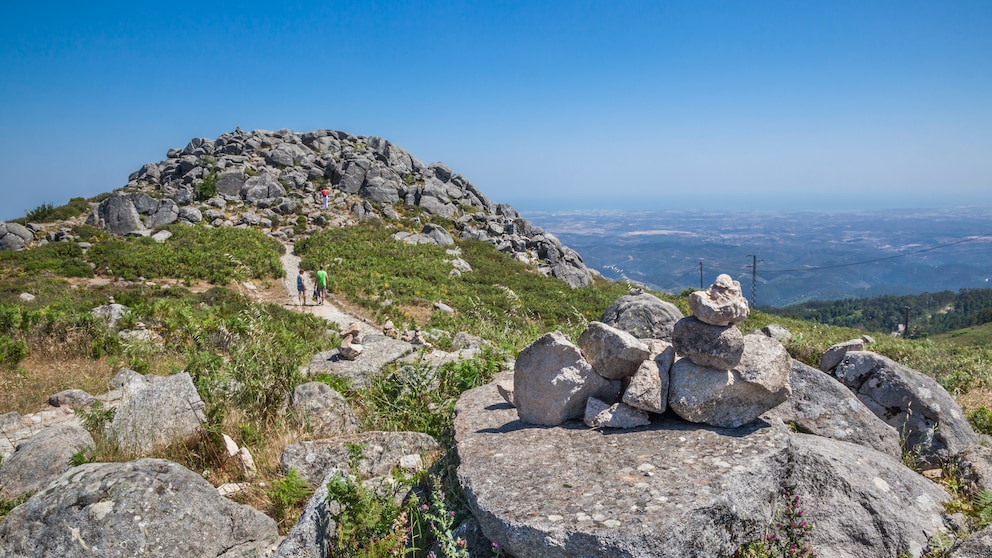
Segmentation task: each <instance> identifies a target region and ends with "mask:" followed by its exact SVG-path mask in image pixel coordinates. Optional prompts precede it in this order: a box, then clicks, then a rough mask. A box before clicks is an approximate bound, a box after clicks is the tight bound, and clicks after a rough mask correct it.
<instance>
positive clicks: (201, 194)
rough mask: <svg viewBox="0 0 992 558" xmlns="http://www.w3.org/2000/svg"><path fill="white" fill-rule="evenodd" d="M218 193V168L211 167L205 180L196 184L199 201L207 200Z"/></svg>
mask: <svg viewBox="0 0 992 558" xmlns="http://www.w3.org/2000/svg"><path fill="white" fill-rule="evenodd" d="M216 195H217V169H216V168H211V169H210V172H208V173H207V175H206V176H205V177H203V180H202V181H200V183H199V184H197V185H196V199H197V201H206V200H209V199H210V198H212V197H214V196H216Z"/></svg>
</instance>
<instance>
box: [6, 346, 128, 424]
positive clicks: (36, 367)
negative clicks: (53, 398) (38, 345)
mask: <svg viewBox="0 0 992 558" xmlns="http://www.w3.org/2000/svg"><path fill="white" fill-rule="evenodd" d="M116 373H117V369H115V368H113V367H112V366H110V364H109V362H108V360H107V359H106V358H102V359H99V360H93V359H87V358H68V357H61V358H53V357H50V356H48V355H39V356H34V355H32V356H28V358H26V359H25V360H24V361H23V362H21V365H20V366H19V367H18V368H17V369H16V370H7V369H0V393H2V394H4V396H3V397H2V398H0V413H9V412H11V411H16V412H18V413H21V414H27V413H33V412H36V411H39V410H41V409H43V408H44V407H45V406H47V405H48V396H50V395H54V394H56V393H58V392H60V391H64V390H67V389H81V390H83V391H86V392H88V393H91V394H101V393H106V392H107V390H108V389H109V388H108V387H107V384H108V382H110V379H111V378H113V377H114V374H116Z"/></svg>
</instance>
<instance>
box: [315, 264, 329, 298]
mask: <svg viewBox="0 0 992 558" xmlns="http://www.w3.org/2000/svg"><path fill="white" fill-rule="evenodd" d="M326 296H327V272H326V271H324V266H320V270H318V271H317V300H318V302H317V304H323V303H324V298H325V297H326Z"/></svg>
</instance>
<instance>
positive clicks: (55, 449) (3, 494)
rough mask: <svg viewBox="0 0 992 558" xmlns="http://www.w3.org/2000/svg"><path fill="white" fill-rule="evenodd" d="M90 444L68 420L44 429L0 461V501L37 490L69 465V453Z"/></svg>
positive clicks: (73, 452) (78, 450) (89, 439)
mask: <svg viewBox="0 0 992 558" xmlns="http://www.w3.org/2000/svg"><path fill="white" fill-rule="evenodd" d="M92 447H93V437H92V436H90V433H89V432H87V431H86V430H84V429H83V427H82V426H80V425H78V424H76V423H74V422H70V423H66V424H62V425H59V426H53V427H51V428H45V429H43V430H42V431H41V432H39V433H38V434H37V435H35V436H32V437H31V438H30V439H29V440H27V441H26V442H24V443H22V444H20V445H19V446H18V447H17V451H15V452H14V453H13V455H11V456H10V457H9V458H7V459H4V460H3V463H2V464H0V500H14V499H16V498H18V497H19V496H22V495H24V494H29V493H33V492H36V491H38V490H39V489H41V488H43V487H45V486H46V485H47V484H48V483H50V482H51V481H52V480H54V479H55V478H57V477H58V476H59V475H61V474H62V473H64V472H65V471H66V470H67V469H68V468H69V461H70V459H71V458H72V456H73V454H75V453H77V452H82V451H85V450H86V449H87V448H92Z"/></svg>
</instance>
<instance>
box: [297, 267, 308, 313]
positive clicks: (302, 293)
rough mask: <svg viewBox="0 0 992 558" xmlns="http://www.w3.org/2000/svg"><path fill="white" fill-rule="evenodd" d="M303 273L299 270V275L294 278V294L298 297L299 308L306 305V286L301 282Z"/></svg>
mask: <svg viewBox="0 0 992 558" xmlns="http://www.w3.org/2000/svg"><path fill="white" fill-rule="evenodd" d="M303 277H304V272H303V270H302V269H301V270H300V274H299V275H297V276H296V294H297V295H299V297H300V306H306V305H307V286H306V284H305V283H304V281H303Z"/></svg>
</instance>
